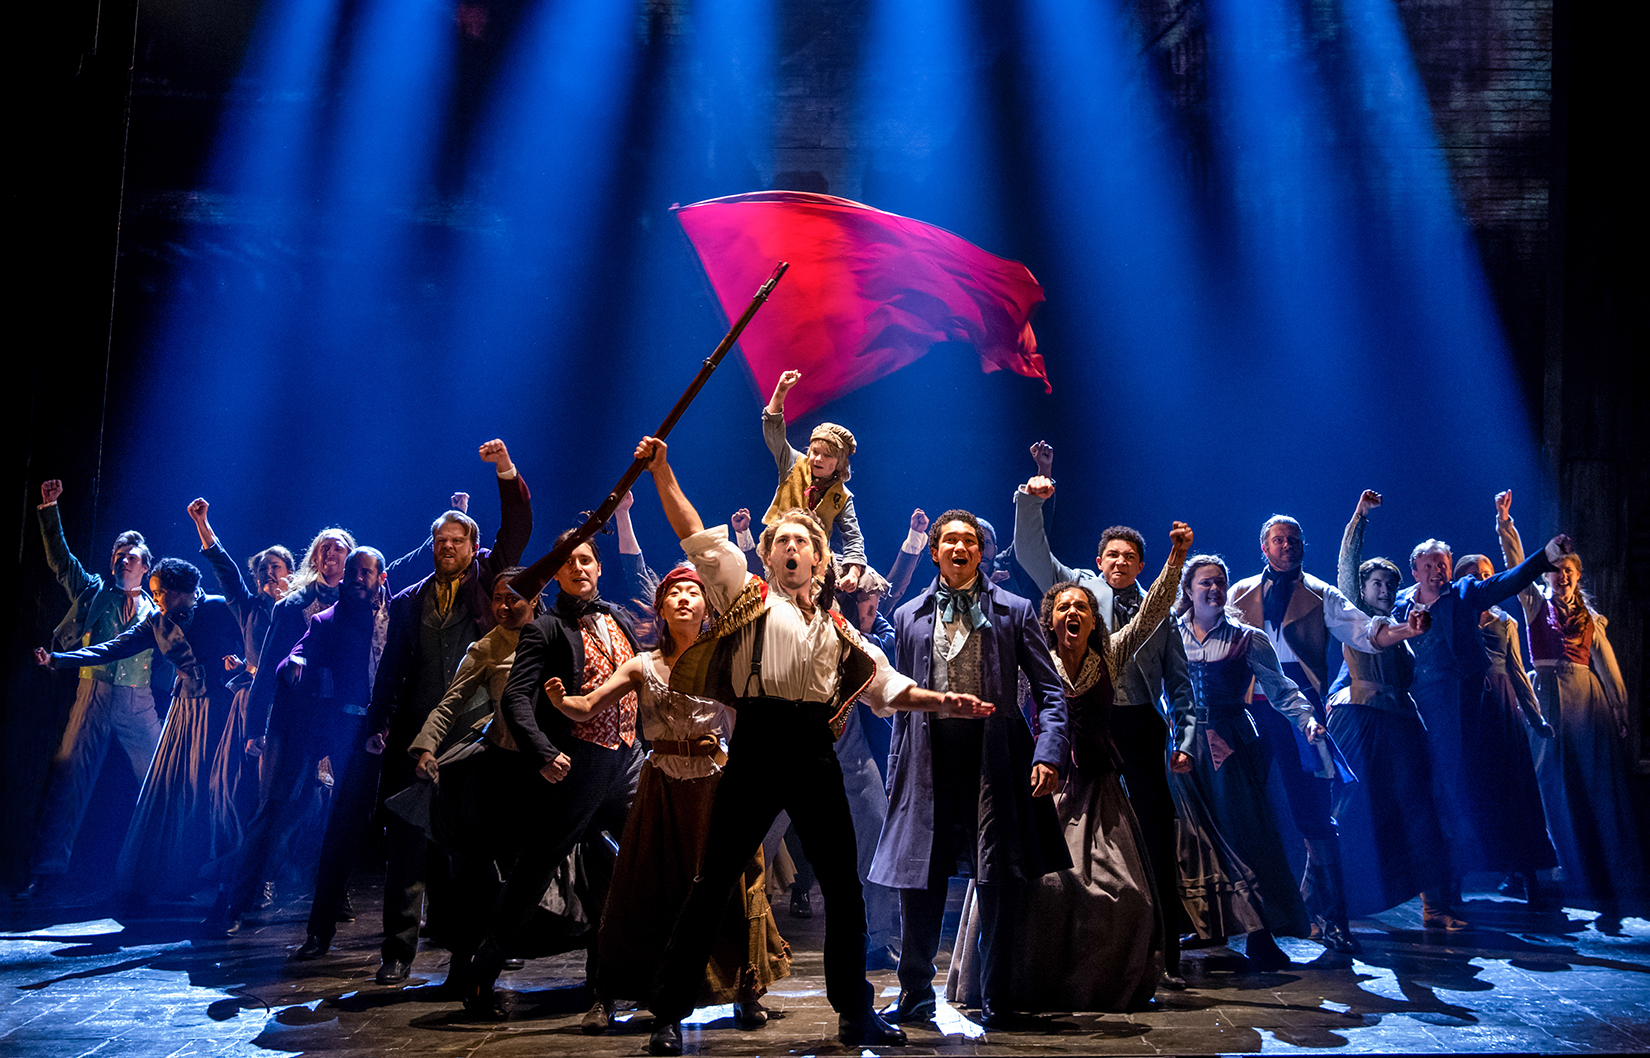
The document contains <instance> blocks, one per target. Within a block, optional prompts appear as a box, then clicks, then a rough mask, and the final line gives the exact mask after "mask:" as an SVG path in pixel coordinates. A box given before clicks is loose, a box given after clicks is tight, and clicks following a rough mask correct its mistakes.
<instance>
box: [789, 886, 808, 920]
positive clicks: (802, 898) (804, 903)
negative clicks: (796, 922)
mask: <svg viewBox="0 0 1650 1058" xmlns="http://www.w3.org/2000/svg"><path fill="white" fill-rule="evenodd" d="M791 917H792V918H813V917H814V901H813V897H812V896H810V895H809V893H808V890H806V889H792V890H791Z"/></svg>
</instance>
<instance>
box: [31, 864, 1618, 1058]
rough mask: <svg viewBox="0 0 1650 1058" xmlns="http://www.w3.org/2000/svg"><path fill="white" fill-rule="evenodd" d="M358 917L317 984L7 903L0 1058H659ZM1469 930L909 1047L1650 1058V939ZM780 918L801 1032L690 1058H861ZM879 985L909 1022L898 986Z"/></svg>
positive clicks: (280, 967)
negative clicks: (456, 986)
mask: <svg viewBox="0 0 1650 1058" xmlns="http://www.w3.org/2000/svg"><path fill="white" fill-rule="evenodd" d="M954 896H955V894H954ZM353 899H354V904H355V907H356V908H358V909H360V911H361V912H362V914H361V917H360V919H359V920H358V921H356V922H354V923H346V924H343V925H341V926H340V927H339V931H338V937H337V941H336V944H335V946H334V948H333V951H332V953H331V954H330V955H328V956H327V957H325V958H323V959H320V960H318V961H315V962H304V963H300V962H293V961H291V960H290V959H289V958H288V955H289V953H290V952H291V951H292V949H293V948H294V947H296V946H297V945H298V944H299V943H301V942H302V941H303V939H304V925H303V918H304V914H305V912H306V910H307V904H305V903H304V902H302V901H299V902H292V903H283V904H278V905H277V907H276V908H275V909H274V910H273V912H272V913H270V914H267V915H266V919H267V924H265V925H262V926H256V927H250V928H247V929H244V930H243V931H242V934H241V935H240V936H237V937H236V938H234V939H232V940H224V939H202V938H201V937H200V936H199V935H198V933H199V931H198V929H194V928H192V927H191V924H190V922H189V920H188V916H186V915H185V914H184V913H183V912H184V909H182V908H177V909H173V910H172V917H153V918H143V919H138V918H132V919H128V920H126V921H124V922H123V921H120V920H117V919H112V918H106V917H99V915H100V912H98V910H97V909H96V908H95V906H89V905H87V904H85V903H84V902H82V901H75V900H72V899H69V900H65V899H62V898H59V899H56V900H52V899H43V900H41V901H39V902H37V903H30V904H21V903H18V904H11V905H4V904H0V914H3V915H4V916H5V918H4V923H3V924H4V926H5V930H6V931H5V933H4V934H3V936H0V983H3V984H4V985H5V992H4V1005H3V1007H0V1053H3V1054H5V1055H7V1056H8V1058H44V1056H53V1058H57V1056H70V1055H97V1056H98V1058H115V1056H134V1058H135V1056H143V1058H156V1056H161V1055H168V1056H172V1055H176V1056H187V1055H267V1054H272V1053H281V1054H325V1055H328V1056H335V1058H355V1056H362V1058H366V1056H372V1058H380V1056H384V1055H397V1056H407V1058H424V1056H436V1055H442V1056H447V1055H465V1056H469V1055H478V1054H479V1055H485V1056H494V1055H496V1056H510V1055H524V1056H525V1055H535V1056H537V1055H544V1054H577V1055H581V1056H588V1058H601V1056H607V1055H636V1054H645V1053H646V1051H647V1034H648V1031H649V1019H648V1016H647V1014H646V1013H645V1012H643V1013H638V1014H634V1015H632V1016H629V1017H626V1020H624V1021H623V1023H622V1024H620V1025H619V1026H617V1027H616V1029H615V1031H613V1032H611V1033H609V1034H608V1035H606V1036H601V1037H588V1036H584V1035H582V1034H581V1033H580V1032H579V1016H580V1015H581V1014H582V1012H583V1006H584V999H583V995H582V992H581V990H580V989H579V988H578V987H577V986H578V983H579V980H580V978H581V977H582V971H583V956H582V953H580V954H579V955H576V956H564V957H561V958H557V959H546V960H536V961H533V962H530V963H528V964H527V967H526V969H524V970H521V971H518V972H515V973H511V974H507V975H506V976H505V977H504V978H502V979H501V981H500V984H501V985H502V986H504V987H506V988H508V989H509V990H510V991H511V993H512V994H511V995H509V996H508V1001H509V1005H510V1009H511V1018H510V1020H509V1021H507V1022H504V1023H502V1024H488V1025H478V1024H473V1023H469V1022H466V1021H464V1020H462V1019H461V1018H460V1017H458V1016H456V1015H455V1012H454V1011H455V1008H454V1006H453V1004H450V1003H445V1002H436V1001H432V999H431V998H430V997H429V996H428V993H427V990H425V989H421V988H419V987H418V986H419V985H431V984H435V983H439V982H440V981H441V980H442V979H443V978H444V977H445V974H446V961H447V955H446V952H444V951H440V950H428V951H423V952H421V953H420V954H419V957H418V961H417V962H416V963H415V964H414V967H413V976H412V979H411V981H410V982H409V984H408V986H407V987H402V988H386V987H382V986H379V985H377V984H374V983H373V980H372V976H373V973H374V971H375V970H376V968H377V965H378V957H377V956H378V936H377V934H378V929H377V927H376V919H377V911H378V906H379V905H378V899H377V896H376V893H375V892H374V890H373V889H372V888H371V887H369V886H367V885H361V886H358V887H357V888H356V889H355V891H354V894H353ZM814 902H815V906H816V907H818V906H819V901H818V897H817V894H816V895H815V901H814ZM1462 910H1463V913H1464V914H1465V916H1466V917H1467V918H1468V919H1470V920H1471V921H1472V922H1473V924H1474V926H1475V927H1476V928H1475V929H1474V930H1473V931H1471V932H1469V933H1464V934H1458V935H1455V936H1450V937H1447V938H1446V937H1442V936H1439V935H1436V934H1427V933H1424V932H1423V931H1421V930H1420V928H1419V926H1420V908H1419V904H1418V903H1412V904H1409V905H1405V906H1403V907H1400V908H1398V909H1396V910H1394V911H1391V912H1388V913H1387V914H1385V915H1382V916H1380V917H1379V918H1373V919H1364V920H1359V921H1358V922H1356V923H1355V926H1356V928H1357V934H1358V937H1359V939H1360V940H1361V941H1362V943H1363V946H1364V953H1363V954H1362V955H1361V956H1357V957H1352V956H1342V955H1335V954H1331V953H1327V952H1325V951H1324V950H1323V949H1322V948H1321V947H1319V946H1318V945H1316V944H1312V943H1309V942H1306V941H1292V940H1287V939H1286V940H1283V941H1282V942H1281V943H1282V945H1283V947H1284V949H1285V950H1286V951H1287V952H1289V954H1290V955H1291V957H1292V958H1294V959H1295V961H1296V965H1294V966H1293V967H1291V968H1290V969H1289V970H1288V971H1287V972H1283V973H1272V974H1252V975H1251V974H1240V973H1236V972H1233V968H1234V967H1235V966H1237V965H1238V964H1239V963H1240V962H1241V959H1240V957H1239V956H1237V955H1235V954H1234V953H1233V952H1231V951H1230V950H1228V949H1226V948H1212V949H1204V950H1200V951H1193V952H1189V953H1188V954H1187V958H1186V976H1187V979H1188V981H1189V983H1190V986H1191V987H1190V988H1188V989H1187V990H1186V991H1184V992H1179V993H1167V992H1160V993H1159V1001H1158V1003H1157V1005H1156V1006H1155V1008H1154V1009H1152V1010H1149V1011H1145V1012H1142V1013H1138V1014H1105V1015H1093V1014H1076V1015H1064V1016H1049V1017H1043V1018H1039V1019H1036V1023H1035V1024H1034V1025H1033V1026H1032V1027H1030V1028H1029V1029H1028V1030H1027V1031H1024V1032H1012V1033H1000V1032H992V1033H989V1034H987V1033H985V1032H984V1031H983V1030H981V1029H980V1028H979V1027H978V1026H977V1025H975V1024H974V1023H973V1022H971V1021H969V1020H968V1019H967V1016H966V1015H967V1013H968V1012H966V1011H958V1010H953V1009H951V1008H948V1007H945V1006H944V1005H943V1004H942V1016H941V1018H940V1021H939V1027H938V1029H936V1028H934V1027H929V1026H918V1027H915V1028H914V1029H912V1030H911V1032H910V1036H911V1045H910V1046H909V1047H908V1048H906V1049H905V1050H904V1052H903V1053H905V1054H912V1055H921V1054H981V1055H998V1054H1001V1055H1016V1054H1028V1055H1029V1054H1035V1055H1065V1054H1213V1053H1260V1052H1265V1053H1269V1054H1277V1053H1304V1052H1308V1051H1314V1050H1329V1051H1338V1052H1340V1053H1343V1054H1345V1053H1393V1052H1507V1051H1522V1052H1555V1053H1558V1052H1572V1051H1587V1052H1617V1051H1650V922H1646V921H1645V920H1643V919H1636V918H1630V919H1627V920H1625V921H1623V922H1621V923H1619V924H1617V923H1613V922H1602V921H1596V920H1595V919H1594V916H1593V915H1592V914H1591V913H1590V912H1580V911H1569V912H1554V913H1546V914H1537V913H1530V912H1527V911H1526V910H1525V909H1524V907H1523V905H1522V904H1520V903H1513V902H1508V901H1503V900H1501V899H1499V898H1496V897H1493V896H1489V895H1485V894H1477V895H1476V896H1475V897H1474V898H1473V899H1470V900H1469V901H1468V902H1467V903H1466V905H1465V906H1464V907H1463V909H1462ZM777 913H778V916H779V925H780V930H781V932H783V933H784V934H785V936H786V937H787V938H788V939H789V940H790V941H791V943H792V945H793V947H794V948H795V949H796V951H797V958H796V965H795V973H794V975H793V976H792V977H790V978H788V979H786V980H784V981H781V982H779V986H778V987H776V988H775V989H774V990H773V991H772V992H770V993H769V995H768V997H767V999H766V1002H767V1004H768V1005H769V1006H771V1007H773V1008H775V1009H778V1010H780V1011H783V1012H784V1014H785V1017H784V1018H783V1019H782V1020H778V1021H774V1022H771V1023H769V1024H768V1025H767V1026H766V1027H764V1028H762V1029H760V1030H758V1031H755V1032H740V1031H738V1030H736V1029H734V1028H733V1026H732V1019H731V1013H730V1011H729V1009H728V1008H725V1007H724V1008H712V1009H709V1010H701V1011H699V1012H698V1015H697V1016H696V1019H695V1022H696V1023H695V1024H690V1025H688V1026H686V1027H685V1034H684V1035H685V1040H686V1043H687V1050H688V1052H689V1053H700V1054H706V1055H751V1054H810V1053H819V1054H843V1053H847V1049H846V1048H843V1047H842V1046H840V1045H839V1044H838V1043H837V1042H836V1036H835V1029H836V1018H835V1016H834V1015H833V1014H832V1013H831V1011H830V1008H829V1007H828V1006H827V1004H826V1002H825V997H824V979H823V975H822V970H821V964H820V954H819V943H820V939H821V935H822V929H823V919H822V918H820V917H818V916H816V917H814V918H812V919H809V920H797V919H792V918H790V917H789V915H788V914H787V911H786V909H785V908H784V907H779V908H778V909H777ZM943 959H944V956H943V955H942V967H941V971H940V974H941V985H942V987H943V975H944V967H943ZM872 981H873V983H874V984H875V985H876V986H877V987H878V988H879V989H880V990H881V991H882V994H883V995H884V997H885V1001H886V1002H892V1001H893V998H894V996H895V995H896V992H897V984H896V982H895V979H894V975H893V974H892V973H891V972H888V973H879V974H875V975H873V976H872ZM621 1017H625V1015H623V1014H621ZM866 1053H869V1052H866ZM892 1053H900V1052H897V1051H896V1052H892Z"/></svg>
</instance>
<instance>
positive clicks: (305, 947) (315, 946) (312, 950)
mask: <svg viewBox="0 0 1650 1058" xmlns="http://www.w3.org/2000/svg"><path fill="white" fill-rule="evenodd" d="M331 950H332V941H331V940H322V939H321V938H320V937H317V936H316V935H315V934H313V933H311V934H310V935H309V936H308V937H307V938H305V940H304V942H303V943H302V944H300V945H298V950H297V951H295V952H293V953H292V957H293V958H294V959H297V960H298V961H300V962H307V961H308V960H310V959H319V958H320V957H321V956H323V955H325V954H326V953H327V952H329V951H331Z"/></svg>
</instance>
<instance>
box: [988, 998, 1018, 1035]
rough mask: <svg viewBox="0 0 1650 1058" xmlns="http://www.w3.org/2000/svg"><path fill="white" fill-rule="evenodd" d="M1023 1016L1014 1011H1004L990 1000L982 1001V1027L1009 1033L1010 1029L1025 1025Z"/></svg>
mask: <svg viewBox="0 0 1650 1058" xmlns="http://www.w3.org/2000/svg"><path fill="white" fill-rule="evenodd" d="M1025 1022H1026V1018H1025V1016H1024V1015H1023V1014H1019V1013H1016V1012H1015V1011H1012V1010H1004V1009H1002V1008H1001V1007H999V1006H997V1004H995V1003H993V1002H992V1001H991V1000H989V999H982V1000H980V1027H981V1028H983V1029H996V1030H997V1031H998V1032H1007V1031H1008V1030H1010V1029H1015V1028H1021V1027H1023V1026H1024V1025H1025Z"/></svg>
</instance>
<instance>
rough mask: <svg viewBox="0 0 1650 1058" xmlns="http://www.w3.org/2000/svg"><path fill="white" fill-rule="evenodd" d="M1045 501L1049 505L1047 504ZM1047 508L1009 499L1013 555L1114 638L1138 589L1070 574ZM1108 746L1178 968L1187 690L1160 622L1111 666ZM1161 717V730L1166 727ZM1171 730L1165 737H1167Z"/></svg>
mask: <svg viewBox="0 0 1650 1058" xmlns="http://www.w3.org/2000/svg"><path fill="white" fill-rule="evenodd" d="M1051 499H1052V498H1051ZM1048 507H1049V501H1045V500H1040V499H1039V498H1038V497H1036V496H1033V495H1031V494H1030V493H1028V492H1026V491H1025V488H1024V487H1023V486H1022V487H1021V488H1019V489H1016V490H1015V493H1014V552H1015V558H1016V560H1017V561H1018V562H1019V564H1020V567H1021V568H1022V569H1023V570H1024V571H1025V572H1026V574H1027V575H1028V576H1029V577H1030V578H1031V579H1032V581H1033V582H1035V584H1036V585H1037V587H1038V589H1039V590H1040V591H1044V592H1046V591H1048V589H1049V588H1051V587H1053V586H1054V585H1055V584H1057V583H1059V582H1062V581H1067V580H1075V581H1076V582H1077V583H1079V584H1081V585H1083V586H1084V587H1085V588H1088V589H1089V590H1090V591H1092V592H1093V593H1094V596H1095V600H1096V602H1098V603H1099V606H1100V612H1099V613H1098V614H1096V615H1095V616H1096V617H1097V619H1098V620H1100V621H1101V622H1102V623H1104V624H1105V626H1106V628H1107V629H1108V630H1110V631H1112V632H1113V633H1115V632H1117V631H1118V630H1119V629H1121V628H1122V627H1123V626H1124V625H1126V624H1128V622H1129V621H1130V620H1131V619H1132V618H1133V617H1134V616H1135V614H1136V613H1137V612H1138V610H1139V607H1140V606H1141V603H1142V600H1143V599H1144V597H1145V596H1144V593H1143V592H1141V590H1140V586H1139V585H1138V584H1134V585H1131V586H1130V587H1129V589H1128V590H1126V591H1122V592H1118V591H1115V590H1114V589H1113V588H1112V586H1111V585H1110V584H1108V583H1106V578H1104V577H1102V576H1101V575H1100V573H1099V571H1098V570H1097V569H1077V568H1075V567H1073V566H1068V565H1066V564H1065V563H1063V562H1061V561H1060V560H1059V559H1057V558H1055V557H1054V555H1053V553H1052V552H1051V551H1050V550H1049V544H1048V532H1047V521H1046V517H1047V511H1048ZM1110 672H1111V684H1112V693H1113V702H1112V709H1111V741H1112V745H1114V746H1115V747H1116V748H1117V754H1118V756H1119V758H1120V759H1121V761H1122V774H1123V783H1124V786H1125V788H1126V790H1127V792H1128V795H1129V804H1130V805H1131V806H1132V807H1133V808H1134V814H1135V818H1136V819H1137V820H1139V823H1140V829H1141V831H1142V832H1143V833H1144V834H1145V836H1146V850H1147V854H1148V855H1149V856H1150V857H1151V862H1152V877H1153V879H1154V880H1155V883H1156V885H1157V906H1158V908H1159V910H1160V913H1161V914H1162V915H1163V917H1164V926H1165V934H1164V951H1163V962H1164V967H1165V968H1166V969H1167V970H1168V971H1169V972H1171V973H1174V972H1176V968H1177V967H1178V966H1179V964H1180V933H1181V912H1180V883H1179V875H1180V869H1179V864H1178V862H1177V860H1176V843H1175V808H1174V796H1173V795H1172V794H1171V793H1170V792H1169V769H1168V759H1167V757H1168V752H1169V747H1170V746H1171V745H1173V746H1176V747H1178V746H1182V745H1190V744H1191V734H1192V727H1193V724H1194V723H1195V721H1194V719H1193V717H1192V684H1191V680H1190V679H1188V678H1187V675H1186V648H1185V647H1183V646H1181V643H1180V634H1179V632H1178V631H1177V630H1176V628H1175V625H1174V622H1173V621H1170V620H1168V619H1167V617H1165V619H1164V620H1162V621H1159V622H1158V626H1157V627H1156V628H1155V629H1154V630H1153V631H1152V633H1151V635H1149V636H1147V637H1146V638H1145V640H1144V641H1143V642H1141V643H1140V646H1139V647H1138V649H1136V650H1135V651H1134V653H1133V654H1132V655H1130V656H1129V657H1126V658H1122V659H1120V662H1119V663H1118V664H1117V665H1115V666H1113V667H1112V668H1111V670H1110ZM1165 718H1166V719H1167V721H1168V722H1167V723H1165ZM1171 729H1172V730H1171Z"/></svg>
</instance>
